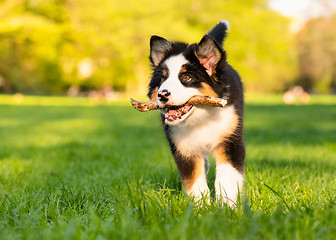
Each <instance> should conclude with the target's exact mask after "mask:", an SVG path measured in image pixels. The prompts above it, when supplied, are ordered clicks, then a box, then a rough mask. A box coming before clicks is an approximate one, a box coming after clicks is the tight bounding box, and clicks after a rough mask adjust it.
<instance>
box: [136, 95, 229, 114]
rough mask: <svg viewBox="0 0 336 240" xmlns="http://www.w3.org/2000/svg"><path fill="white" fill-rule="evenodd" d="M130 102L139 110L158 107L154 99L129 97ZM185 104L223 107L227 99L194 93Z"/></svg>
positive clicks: (144, 110) (143, 110)
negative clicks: (146, 100)
mask: <svg viewBox="0 0 336 240" xmlns="http://www.w3.org/2000/svg"><path fill="white" fill-rule="evenodd" d="M131 104H132V106H133V107H134V108H135V109H136V110H138V111H140V112H146V111H150V110H157V109H160V108H159V106H158V105H157V104H156V102H155V101H149V102H139V101H137V100H135V99H133V98H131ZM186 104H192V105H208V106H212V107H224V106H225V105H226V104H227V100H226V99H222V98H216V97H209V96H202V95H196V96H193V97H191V98H190V99H189V100H188V101H187V102H186ZM166 107H172V106H169V105H167V106H165V108H166Z"/></svg>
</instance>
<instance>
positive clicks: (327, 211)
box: [0, 96, 336, 240]
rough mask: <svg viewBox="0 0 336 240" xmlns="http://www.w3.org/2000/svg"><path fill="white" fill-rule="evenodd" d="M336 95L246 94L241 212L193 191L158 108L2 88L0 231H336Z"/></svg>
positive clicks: (3, 234) (13, 234) (57, 235)
mask: <svg viewBox="0 0 336 240" xmlns="http://www.w3.org/2000/svg"><path fill="white" fill-rule="evenodd" d="M335 103H336V97H335V96H334V97H332V96H313V97H312V99H311V104H310V105H306V106H303V105H293V106H285V105H283V104H282V103H281V97H279V96H265V97H262V96H247V106H246V114H245V142H246V147H247V158H246V172H245V180H246V181H245V186H244V190H243V194H242V196H241V198H240V201H239V203H238V207H237V210H236V211H235V210H231V209H229V208H226V207H224V208H222V207H220V206H218V205H217V204H216V203H215V202H212V203H210V204H209V205H206V204H205V205H204V206H203V207H197V206H194V205H193V203H192V202H190V201H189V200H188V199H187V198H186V197H185V195H184V194H183V191H182V187H181V183H180V181H179V177H178V173H177V170H176V166H175V163H174V160H173V159H172V156H171V154H170V151H169V147H168V144H167V143H166V141H165V138H164V134H163V132H162V130H161V129H160V124H159V118H158V116H157V113H155V112H148V113H140V112H137V111H135V110H134V109H132V107H131V106H130V105H129V104H128V102H127V101H120V102H115V103H104V104H95V103H92V102H90V101H89V100H87V99H80V98H79V99H71V98H56V97H24V98H23V99H21V98H13V97H12V96H0V138H1V141H0V239H156V240H157V239H160V240H161V239H334V238H335V236H336V188H335V186H336V177H335V173H336V123H335V120H336V107H335ZM211 161H212V166H211V169H210V172H209V175H208V180H209V186H210V188H211V189H212V190H213V183H214V178H215V167H214V165H213V163H214V162H213V159H212V160H211Z"/></svg>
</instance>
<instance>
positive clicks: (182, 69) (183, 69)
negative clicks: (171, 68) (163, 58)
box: [180, 66, 187, 74]
mask: <svg viewBox="0 0 336 240" xmlns="http://www.w3.org/2000/svg"><path fill="white" fill-rule="evenodd" d="M186 72H187V68H186V67H185V66H182V67H181V69H180V74H182V73H186Z"/></svg>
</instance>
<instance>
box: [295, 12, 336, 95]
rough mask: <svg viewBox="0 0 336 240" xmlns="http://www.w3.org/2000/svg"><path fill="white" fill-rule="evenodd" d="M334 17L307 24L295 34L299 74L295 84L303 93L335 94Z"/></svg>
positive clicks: (335, 32) (335, 49)
mask: <svg viewBox="0 0 336 240" xmlns="http://www.w3.org/2000/svg"><path fill="white" fill-rule="evenodd" d="M335 22H336V14H335V15H332V16H330V17H328V18H319V19H313V20H311V21H309V22H308V23H307V24H306V26H305V27H304V28H303V29H302V30H301V31H300V32H299V33H298V38H297V44H298V53H299V69H300V72H299V73H300V74H299V78H298V80H297V84H299V85H301V86H303V87H304V88H305V89H306V90H309V91H317V92H321V93H328V92H330V91H332V90H333V91H335V90H336V29H335Z"/></svg>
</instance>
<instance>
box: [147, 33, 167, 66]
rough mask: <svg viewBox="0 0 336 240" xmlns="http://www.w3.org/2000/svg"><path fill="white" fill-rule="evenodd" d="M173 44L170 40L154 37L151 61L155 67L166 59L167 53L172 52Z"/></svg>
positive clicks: (152, 38)
mask: <svg viewBox="0 0 336 240" xmlns="http://www.w3.org/2000/svg"><path fill="white" fill-rule="evenodd" d="M171 48H172V43H171V42H169V41H168V40H166V39H164V38H162V37H159V36H152V37H151V39H150V60H151V62H152V63H153V65H154V66H155V67H157V66H158V65H159V64H160V62H161V61H162V60H163V59H164V57H165V56H166V54H167V52H168V51H169V50H171Z"/></svg>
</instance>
